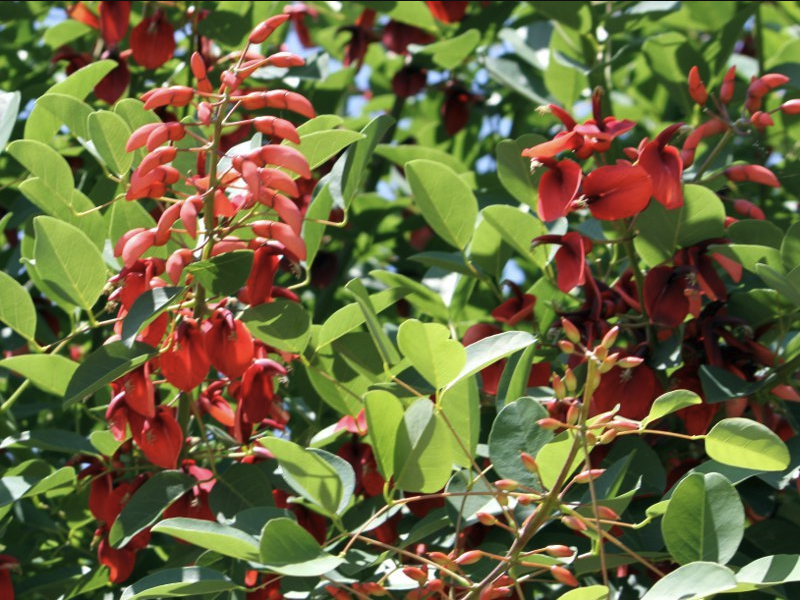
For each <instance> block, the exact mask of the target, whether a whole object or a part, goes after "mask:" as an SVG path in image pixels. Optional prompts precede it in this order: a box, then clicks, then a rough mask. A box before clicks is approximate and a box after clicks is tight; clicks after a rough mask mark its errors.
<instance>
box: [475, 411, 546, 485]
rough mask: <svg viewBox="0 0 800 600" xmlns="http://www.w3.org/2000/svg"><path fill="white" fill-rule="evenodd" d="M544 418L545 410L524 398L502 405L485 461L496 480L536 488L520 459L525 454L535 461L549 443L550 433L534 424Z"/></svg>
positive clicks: (493, 426) (495, 421)
mask: <svg viewBox="0 0 800 600" xmlns="http://www.w3.org/2000/svg"><path fill="white" fill-rule="evenodd" d="M547 416H548V412H547V409H546V408H544V407H543V406H542V405H541V403H539V402H537V401H536V400H534V399H533V398H528V397H522V398H519V399H518V400H515V401H513V402H510V403H509V404H506V405H505V406H504V407H503V410H501V411H500V412H499V413H498V414H497V417H495V420H494V423H493V424H492V430H491V432H490V433H489V458H490V459H491V460H492V464H493V465H494V469H495V471H497V473H498V474H499V475H500V477H502V478H504V479H513V480H514V481H519V482H520V483H522V484H523V485H527V486H531V487H538V486H539V481H538V478H537V477H535V476H534V475H533V474H532V473H531V472H530V471H528V470H527V469H526V468H525V465H524V464H523V463H522V460H521V459H520V455H521V453H522V452H526V453H528V454H530V455H531V456H533V457H535V456H536V455H537V454H538V453H539V451H540V450H541V449H542V448H544V447H545V445H546V444H548V443H549V442H550V441H552V439H553V437H554V434H553V432H552V431H550V430H547V429H542V428H541V427H540V426H539V425H538V424H537V421H538V420H539V419H544V418H545V417H547Z"/></svg>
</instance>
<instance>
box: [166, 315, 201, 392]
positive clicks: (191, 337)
mask: <svg viewBox="0 0 800 600" xmlns="http://www.w3.org/2000/svg"><path fill="white" fill-rule="evenodd" d="M159 364H160V366H161V373H162V374H163V375H164V377H165V378H166V379H167V381H169V382H170V383H171V384H172V385H174V386H175V387H176V388H178V389H179V390H182V391H184V392H190V391H192V390H193V389H194V388H196V387H197V386H198V385H200V384H201V383H202V382H203V380H205V378H206V375H208V370H209V369H210V368H211V360H210V359H209V358H208V354H207V353H206V348H205V340H204V336H203V332H202V330H201V329H200V326H199V325H198V323H197V321H196V320H194V319H189V318H185V319H183V321H181V322H180V324H179V325H178V326H177V327H176V329H175V333H174V334H173V336H172V339H171V340H170V344H169V347H168V348H167V350H166V351H164V352H162V353H161V355H160V356H159Z"/></svg>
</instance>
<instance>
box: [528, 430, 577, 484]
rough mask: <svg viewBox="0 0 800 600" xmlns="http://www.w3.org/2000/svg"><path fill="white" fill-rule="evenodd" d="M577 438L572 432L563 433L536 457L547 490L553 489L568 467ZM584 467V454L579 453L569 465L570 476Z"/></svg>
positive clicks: (540, 475)
mask: <svg viewBox="0 0 800 600" xmlns="http://www.w3.org/2000/svg"><path fill="white" fill-rule="evenodd" d="M574 441H575V436H574V434H573V433H572V432H570V431H563V432H561V433H559V434H558V435H557V436H556V437H554V438H553V440H552V441H551V442H549V443H548V444H546V445H545V446H544V447H543V448H542V449H541V450H539V452H538V454H537V455H536V456H535V458H536V463H537V464H538V466H539V477H540V478H541V480H542V484H543V485H544V486H545V487H546V488H548V489H549V488H551V487H553V484H555V482H556V480H557V479H558V476H559V474H560V473H561V471H562V470H563V469H564V466H565V465H566V462H567V458H568V457H569V454H570V450H571V449H572V445H573V443H574ZM581 465H583V453H582V452H578V453H577V455H576V456H575V458H574V459H573V460H572V464H571V465H569V468H568V475H572V474H573V473H574V472H575V471H576V470H577V469H578V468H579V467H580V466H581Z"/></svg>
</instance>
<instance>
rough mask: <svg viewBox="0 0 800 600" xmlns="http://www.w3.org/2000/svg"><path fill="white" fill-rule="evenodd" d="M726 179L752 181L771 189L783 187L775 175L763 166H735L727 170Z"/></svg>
mask: <svg viewBox="0 0 800 600" xmlns="http://www.w3.org/2000/svg"><path fill="white" fill-rule="evenodd" d="M725 177H727V178H728V179H730V180H731V181H752V182H753V183H760V184H762V185H768V186H771V187H781V182H780V181H778V178H777V177H775V173H773V172H772V171H770V170H769V169H768V168H767V167H762V166H761V165H734V166H732V167H728V168H727V169H725Z"/></svg>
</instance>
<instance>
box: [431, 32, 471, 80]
mask: <svg viewBox="0 0 800 600" xmlns="http://www.w3.org/2000/svg"><path fill="white" fill-rule="evenodd" d="M480 42H481V34H480V32H479V31H478V30H477V29H470V30H468V31H465V32H464V33H462V34H460V35H457V36H455V37H452V38H450V39H446V40H442V41H440V42H434V43H433V44H427V45H426V46H422V47H421V48H420V49H419V50H418V51H417V52H416V54H422V55H426V56H430V57H431V58H432V59H433V62H435V63H436V64H437V65H438V66H440V67H442V68H443V69H447V70H448V71H449V70H452V69H455V68H456V67H457V66H458V65H460V64H461V63H462V62H464V61H465V60H467V58H469V56H470V55H471V54H472V53H473V52H474V51H475V48H477V47H478V44H480Z"/></svg>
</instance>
